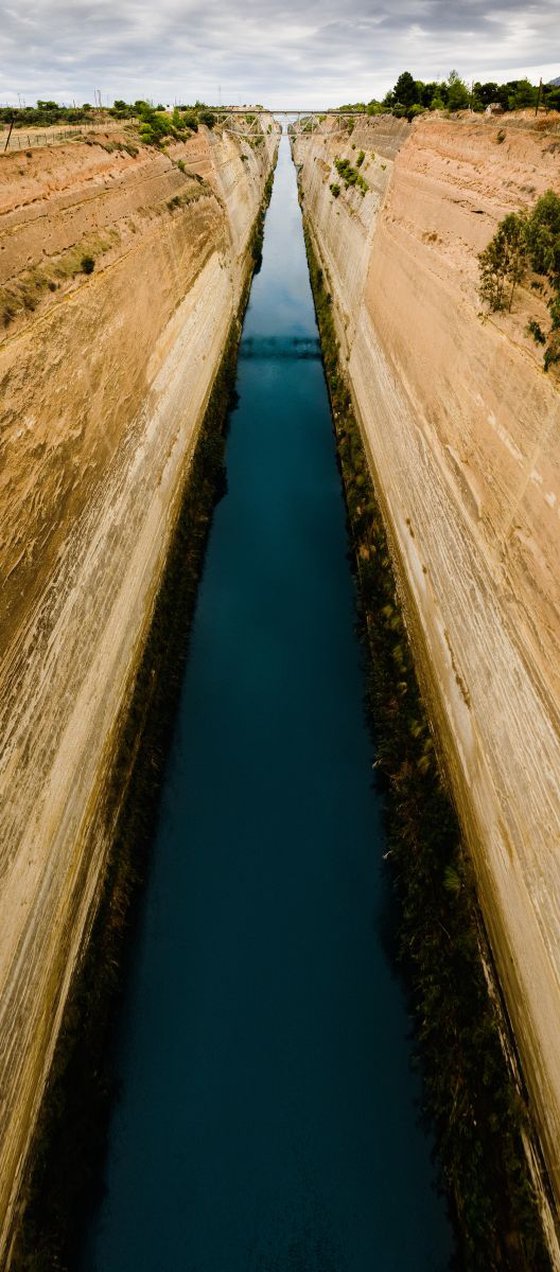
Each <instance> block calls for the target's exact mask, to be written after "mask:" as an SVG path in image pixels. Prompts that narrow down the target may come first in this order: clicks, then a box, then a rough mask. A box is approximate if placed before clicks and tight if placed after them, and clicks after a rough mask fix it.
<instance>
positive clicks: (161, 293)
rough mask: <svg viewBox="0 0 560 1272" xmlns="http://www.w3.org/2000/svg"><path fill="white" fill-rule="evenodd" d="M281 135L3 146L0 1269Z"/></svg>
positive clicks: (208, 135)
mask: <svg viewBox="0 0 560 1272" xmlns="http://www.w3.org/2000/svg"><path fill="white" fill-rule="evenodd" d="M268 122H269V121H268V120H265V126H267V124H268ZM276 144H277V137H276V133H275V132H271V133H270V135H268V134H267V135H266V136H264V137H263V139H262V141H258V142H255V143H254V144H253V146H250V145H249V144H248V143H247V142H242V141H241V140H240V139H238V138H235V137H233V136H232V135H231V134H224V135H223V136H221V135H219V134H217V133H216V134H214V133H209V132H208V131H207V130H206V129H201V130H200V132H199V133H198V134H197V135H196V136H195V137H193V138H192V139H191V140H190V141H189V142H186V143H180V144H174V145H173V146H171V147H170V148H169V150H168V152H167V153H166V154H164V153H160V152H159V151H157V150H153V149H150V148H148V147H140V148H136V147H134V146H130V145H129V146H128V149H126V148H124V141H123V143H121V144H119V143H117V144H115V137H114V134H113V133H111V134H110V141H109V140H107V139H103V138H100V139H99V141H96V142H92V141H91V140H90V141H89V142H88V144H85V143H76V142H73V143H69V144H67V145H63V146H58V147H52V148H50V149H47V148H45V149H41V150H39V151H32V152H28V153H27V154H25V153H24V152H20V153H18V154H17V155H14V156H12V155H10V156H9V157H5V158H3V159H1V160H0V314H1V316H2V317H3V320H4V338H3V341H2V343H1V345H0V382H1V385H2V399H1V401H2V425H1V450H2V463H1V466H0V518H1V523H2V540H3V542H2V561H1V566H2V572H3V578H2V612H1V616H0V915H1V924H0V1086H1V1089H2V1100H1V1103H0V1143H1V1145H2V1148H1V1156H0V1251H1V1252H2V1253H0V1262H1V1263H2V1265H4V1260H3V1257H2V1255H3V1254H4V1253H5V1251H6V1248H7V1244H8V1242H9V1234H10V1229H11V1225H12V1221H13V1213H14V1206H15V1204H16V1203H17V1195H18V1186H19V1184H20V1181H21V1175H22V1169H23V1166H24V1163H25V1156H26V1152H27V1150H28V1147H29V1141H30V1136H31V1133H32V1129H33V1125H34V1122H35V1119H36V1115H37V1111H38V1107H39V1104H40V1100H41V1096H42V1092H43V1088H44V1082H45V1078H46V1075H47V1073H48V1068H49V1063H50V1060H51V1057H52V1052H53V1047H54V1044H55V1041H56V1036H57V1030H58V1026H59V1022H60V1018H61V1014H62V1010H63V1006H64V1001H65V997H66V993H67V990H68V986H69V983H70V980H71V976H72V971H73V968H74V966H75V964H76V960H77V958H78V957H79V953H80V950H81V949H82V947H83V942H84V937H85V935H86V934H87V930H88V925H89V924H90V922H91V919H92V915H93V912H94V909H95V900H96V896H97V894H98V889H99V886H100V881H101V879H102V876H103V866H104V862H105V860H106V854H107V850H108V846H109V844H108V834H103V833H101V832H99V833H96V835H95V836H93V838H92V835H91V833H89V831H90V830H91V825H92V823H93V821H94V820H95V810H96V808H97V806H98V803H99V801H100V800H102V796H103V789H104V782H105V779H106V776H107V774H108V772H109V768H110V761H111V753H112V747H113V743H114V738H115V733H116V729H117V723H118V720H119V713H120V712H121V711H122V707H123V704H124V703H125V702H126V697H127V691H128V689H129V687H130V684H131V679H132V675H133V672H134V669H135V666H136V663H137V659H138V656H139V653H140V651H141V648H142V644H143V640H144V636H145V632H146V630H147V626H148V623H149V618H150V614H151V608H152V603H153V599H154V595H155V593H156V591H157V587H158V581H159V578H160V575H161V570H162V566H163V563H164V561H165V557H166V553H167V549H168V545H169V541H170V536H171V533H172V530H173V525H174V521H175V518H176V514H177V509H178V504H179V501H180V496H181V492H182V489H183V487H184V481H185V476H186V473H187V471H188V464H189V457H190V455H191V453H192V450H193V447H194V443H195V441H196V435H197V428H198V425H199V424H200V422H201V419H202V417H203V415H204V410H205V406H206V402H207V400H208V395H209V392H210V389H211V386H212V382H213V379H214V375H215V373H216V370H217V368H218V365H219V363H220V360H221V355H222V353H223V349H224V345H225V341H226V336H227V333H228V329H229V326H230V323H231V320H232V317H233V315H234V314H235V312H236V310H237V308H238V305H239V302H240V297H241V294H242V289H243V286H244V283H245V282H246V279H247V271H248V258H249V238H250V233H251V229H252V225H253V222H254V219H255V217H256V215H257V213H258V210H259V206H260V203H261V200H262V195H263V187H264V182H265V180H266V177H267V175H268V172H269V170H270V166H271V162H272V159H273V155H274V150H275V147H276ZM88 257H91V258H92V259H93V262H94V268H93V271H92V272H90V273H87V272H85V271H86V270H88V269H90V270H91V263H89V264H88V260H87V258H88Z"/></svg>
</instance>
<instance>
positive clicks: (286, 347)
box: [82, 142, 451, 1272]
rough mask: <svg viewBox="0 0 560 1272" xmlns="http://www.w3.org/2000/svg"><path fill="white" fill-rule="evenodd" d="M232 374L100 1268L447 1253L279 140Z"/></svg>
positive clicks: (297, 238)
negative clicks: (221, 493) (393, 950)
mask: <svg viewBox="0 0 560 1272" xmlns="http://www.w3.org/2000/svg"><path fill="white" fill-rule="evenodd" d="M237 392H238V399H237V405H236V407H235V410H234V412H233V415H232V420H231V430H230V435H229V441H228V450H227V475H228V493H227V495H226V497H225V498H224V499H222V501H221V502H220V504H219V505H218V507H217V509H216V513H215V516H214V520H213V524H212V529H211V534H210V540H209V544H208V551H207V556H206V563H205V568H204V574H203V578H202V582H201V586H200V590H199V596H198V604H197V610H196V614H195V619H194V623H193V627H192V631H191V641H190V648H189V657H188V661H187V665H186V671H185V676H184V682H183V686H182V691H181V703H180V708H179V716H178V725H177V728H176V734H175V739H174V744H173V747H172V752H171V756H170V762H169V766H168V772H167V777H166V782H165V787H164V791H163V798H162V806H161V815H160V822H159V828H158V834H157V840H156V844H155V849H154V858H153V869H152V877H151V880H150V883H149V887H148V892H147V896H146V903H145V909H144V914H143V919H142V923H141V925H140V931H139V934H138V940H137V948H136V950H135V961H134V968H133V971H132V974H131V977H130V984H129V987H128V992H127V996H126V1003H125V1007H124V1010H123V1021H122V1030H121V1036H120V1040H119V1047H118V1054H119V1064H118V1067H119V1074H120V1079H121V1083H122V1097H121V1100H120V1102H119V1105H118V1107H117V1109H116V1111H115V1115H114V1118H113V1123H112V1129H111V1139H110V1150H109V1160H108V1166H107V1172H106V1185H107V1193H106V1198H105V1202H104V1204H103V1206H102V1208H101V1211H100V1214H99V1216H98V1219H97V1222H96V1224H95V1225H94V1227H93V1230H92V1231H91V1232H90V1233H89V1235H88V1240H87V1250H86V1253H85V1256H84V1261H83V1265H82V1266H83V1267H84V1268H85V1269H88V1270H89V1272H91V1270H92V1269H98V1272H156V1270H158V1272H159V1270H160V1269H162V1270H163V1272H372V1270H373V1269H377V1270H378V1272H439V1270H440V1269H443V1268H445V1267H446V1265H447V1263H448V1259H449V1254H450V1248H451V1239H450V1233H449V1228H448V1224H447V1219H446V1214H445V1207H444V1203H443V1202H442V1201H441V1199H440V1198H438V1197H437V1196H436V1194H435V1191H434V1187H433V1178H434V1175H433V1169H432V1165H431V1161H430V1142H429V1140H428V1139H427V1138H426V1137H425V1135H424V1133H423V1131H422V1130H421V1128H420V1127H419V1125H418V1116H417V1100H418V1097H419V1087H418V1084H417V1082H416V1079H415V1077H414V1075H413V1074H412V1073H411V1069H410V1048H409V1041H408V1032H409V1020H408V1015H407V1011H406V1006H405V1002H404V998H403V995H402V993H401V989H400V985H399V983H398V980H396V979H395V977H394V974H393V972H392V971H391V970H390V968H389V966H388V963H387V960H386V957H385V951H384V948H383V946H384V945H385V944H386V936H385V935H384V923H385V916H387V915H388V914H390V912H391V906H392V902H391V901H390V900H389V899H388V894H387V890H386V885H385V880H384V875H383V871H382V869H380V865H381V862H382V857H383V853H384V851H385V843H384V838H383V831H382V825H381V803H380V800H379V797H378V795H377V793H376V791H375V789H374V788H373V784H372V780H371V779H372V771H371V763H372V755H371V742H370V738H369V736H368V731H367V727H366V724H365V720H364V710H363V695H364V672H363V666H362V657H361V650H360V645H359V640H358V638H357V635H356V631H355V619H356V614H355V593H354V585H353V579H352V574H351V570H350V568H349V564H348V559H347V553H348V544H347V539H346V528H345V510H344V503H343V499H342V494H341V488H340V479H339V474H338V470H337V464H336V452H335V447H334V441H333V436H332V429H331V419H330V412H329V404H328V398H327V393H326V388H325V382H324V376H323V368H322V365H321V363H320V353H319V347H318V339H317V328H316V324H315V315H314V310H313V303H312V298H311V291H310V286H309V278H308V273H307V264H306V259H305V249H304V243H303V234H302V227H301V219H300V212H299V207H298V203H297V193H296V181H295V171H294V168H293V165H292V163H291V160H290V155H289V149H288V146H287V143H286V142H283V143H282V145H281V150H280V159H279V164H278V168H277V175H276V179H275V185H274V191H273V196H272V202H271V205H270V209H269V213H268V216H267V220H266V228H265V238H264V253H263V265H262V270H261V272H260V274H259V275H258V277H257V278H256V279H255V281H254V284H253V288H252V293H251V303H250V306H249V309H248V312H247V315H246V320H245V325H244V336H243V341H242V349H241V358H240V364H239V374H238V383H237ZM380 924H381V930H380ZM390 930H392V925H391V929H390Z"/></svg>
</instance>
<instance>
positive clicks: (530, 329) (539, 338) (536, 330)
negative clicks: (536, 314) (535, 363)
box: [526, 318, 546, 345]
mask: <svg viewBox="0 0 560 1272" xmlns="http://www.w3.org/2000/svg"><path fill="white" fill-rule="evenodd" d="M526 331H527V335H528V336H532V337H533V340H534V341H535V344H541V345H544V344H546V336H545V334H544V331H543V329H542V327H541V325H540V323H538V322H536V321H535V319H534V318H530V319H529V322H528V323H527V327H526Z"/></svg>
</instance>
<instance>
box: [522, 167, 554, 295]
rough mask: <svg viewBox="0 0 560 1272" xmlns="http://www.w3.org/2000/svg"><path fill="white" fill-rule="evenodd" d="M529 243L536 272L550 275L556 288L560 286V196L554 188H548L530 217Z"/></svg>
mask: <svg viewBox="0 0 560 1272" xmlns="http://www.w3.org/2000/svg"><path fill="white" fill-rule="evenodd" d="M527 244H528V248H529V255H530V259H531V266H532V268H533V269H534V270H535V273H536V274H546V275H548V277H549V279H550V281H551V283H552V284H553V286H555V287H556V288H559V287H560V198H559V197H558V195H557V194H555V193H554V191H553V190H547V192H546V194H543V195H542V197H541V198H540V199H538V200H537V203H536V204H535V207H534V208H533V211H532V213H531V216H530V217H529V221H528V224H527Z"/></svg>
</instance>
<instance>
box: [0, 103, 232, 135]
mask: <svg viewBox="0 0 560 1272" xmlns="http://www.w3.org/2000/svg"><path fill="white" fill-rule="evenodd" d="M107 118H113V119H122V120H123V122H124V121H126V120H135V121H139V123H140V131H141V133H142V132H144V140H146V141H147V142H148V143H149V144H150V143H152V144H153V143H154V142H158V141H161V140H162V139H163V138H164V137H175V136H180V135H181V133H184V132H185V131H186V130H189V131H191V132H196V130H197V128H198V125H199V124H205V125H206V127H207V128H213V126H214V124H215V122H216V117H215V115H214V113H213V111H212V110H211V109H210V107H208V106H207V105H206V104H205V103H204V102H199V101H197V102H195V103H194V105H193V106H188V105H183V106H175V107H174V108H173V110H172V111H171V112H170V111H169V110H168V109H167V107H165V106H164V105H163V104H162V103H161V102H160V103H159V104H158V105H157V106H154V105H153V103H152V102H149V101H147V100H145V99H143V98H141V99H138V100H137V101H135V102H125V101H123V100H122V99H121V98H117V100H116V101H115V102H114V104H113V106H109V107H98V106H92V105H91V103H90V102H84V104H83V105H82V106H59V104H58V102H52V101H41V100H39V101H38V102H37V104H36V106H20V107H13V106H1V107H0V123H2V124H13V125H14V128H48V127H53V126H54V125H56V124H95V123H104V122H105V121H106V120H107Z"/></svg>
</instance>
